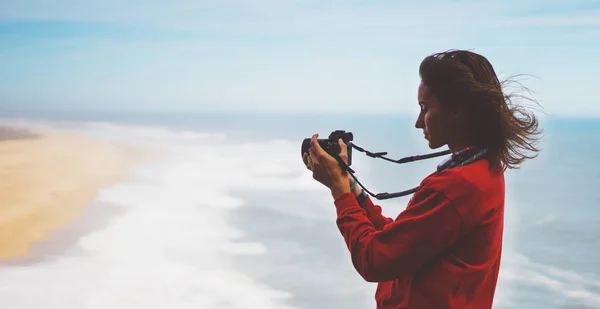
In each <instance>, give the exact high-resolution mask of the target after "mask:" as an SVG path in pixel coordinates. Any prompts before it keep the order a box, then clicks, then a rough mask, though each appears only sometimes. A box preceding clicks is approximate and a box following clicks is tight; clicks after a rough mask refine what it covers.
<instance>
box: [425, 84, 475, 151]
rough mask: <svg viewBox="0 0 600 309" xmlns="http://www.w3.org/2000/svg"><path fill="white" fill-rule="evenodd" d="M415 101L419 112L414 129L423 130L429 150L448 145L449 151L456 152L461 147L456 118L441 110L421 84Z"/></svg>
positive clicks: (433, 97) (438, 103)
mask: <svg viewBox="0 0 600 309" xmlns="http://www.w3.org/2000/svg"><path fill="white" fill-rule="evenodd" d="M417 99H418V102H419V106H420V107H421V111H420V113H419V116H418V117H417V121H416V123H415V127H416V128H417V129H422V130H423V134H424V135H425V136H424V137H425V139H426V140H427V141H428V142H429V148H431V149H436V148H440V147H442V146H444V145H448V147H449V148H450V150H452V151H456V150H457V148H460V147H463V146H464V145H461V143H460V142H459V141H460V140H461V139H460V135H459V128H460V123H459V122H458V121H459V119H458V116H457V115H456V114H455V113H452V112H450V111H447V110H445V109H443V108H442V106H441V105H440V102H439V100H438V99H437V98H436V97H435V95H433V94H432V93H431V91H430V90H429V89H428V88H427V86H426V85H425V84H424V83H423V82H421V84H420V85H419V89H418V94H417Z"/></svg>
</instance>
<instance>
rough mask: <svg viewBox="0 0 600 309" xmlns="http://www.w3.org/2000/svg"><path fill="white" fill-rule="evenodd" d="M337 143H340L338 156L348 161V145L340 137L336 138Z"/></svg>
mask: <svg viewBox="0 0 600 309" xmlns="http://www.w3.org/2000/svg"><path fill="white" fill-rule="evenodd" d="M338 144H339V145H340V157H341V158H342V160H344V162H347V161H348V149H347V148H348V147H347V146H346V143H344V141H343V140H342V139H341V138H340V139H338Z"/></svg>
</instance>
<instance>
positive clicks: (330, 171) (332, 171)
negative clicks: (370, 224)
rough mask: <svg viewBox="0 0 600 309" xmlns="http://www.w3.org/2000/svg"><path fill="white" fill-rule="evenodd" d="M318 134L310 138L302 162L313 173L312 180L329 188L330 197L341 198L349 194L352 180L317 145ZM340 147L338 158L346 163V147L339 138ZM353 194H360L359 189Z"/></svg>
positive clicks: (333, 159) (332, 158)
mask: <svg viewBox="0 0 600 309" xmlns="http://www.w3.org/2000/svg"><path fill="white" fill-rule="evenodd" d="M318 137H319V134H314V135H313V136H312V138H311V142H310V144H311V147H310V148H309V150H308V153H305V154H304V155H303V156H302V160H303V161H304V164H305V165H306V167H307V168H308V169H309V170H311V171H312V172H313V178H314V179H315V180H316V181H318V182H320V183H321V184H323V185H324V186H326V187H327V188H329V189H330V190H331V195H332V196H333V198H334V199H337V198H338V197H340V196H342V195H343V194H345V193H349V192H351V191H350V185H351V184H352V183H353V181H354V179H353V178H352V176H350V174H349V173H348V172H346V171H345V170H344V169H342V167H341V166H340V163H338V161H337V160H336V159H335V158H334V157H333V156H331V155H330V154H329V153H327V152H326V151H325V150H324V149H323V148H322V147H321V145H320V144H319V143H318V141H317V138H318ZM338 143H339V146H340V153H339V155H340V158H342V160H344V162H348V152H347V149H346V148H347V146H346V144H345V143H344V141H343V140H342V139H341V138H340V139H339V140H338ZM354 191H357V192H353V193H354V195H358V194H360V188H358V187H356V188H355V189H354Z"/></svg>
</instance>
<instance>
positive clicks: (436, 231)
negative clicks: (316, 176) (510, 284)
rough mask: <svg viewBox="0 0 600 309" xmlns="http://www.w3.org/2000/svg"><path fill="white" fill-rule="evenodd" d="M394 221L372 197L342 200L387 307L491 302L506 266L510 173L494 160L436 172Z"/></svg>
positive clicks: (353, 244) (355, 250) (381, 304)
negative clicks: (499, 170) (495, 168)
mask: <svg viewBox="0 0 600 309" xmlns="http://www.w3.org/2000/svg"><path fill="white" fill-rule="evenodd" d="M420 186H421V188H420V189H419V191H417V192H415V194H414V195H413V197H412V199H411V200H410V202H409V204H408V206H407V207H406V209H405V210H404V211H402V212H401V213H400V215H399V216H398V217H397V218H396V220H393V219H391V218H387V217H384V216H382V214H381V207H379V206H377V205H374V204H373V202H372V201H371V200H370V199H369V198H367V199H366V200H365V201H364V202H363V203H362V204H363V205H362V207H361V205H359V204H358V202H357V201H356V199H355V197H354V195H353V194H352V193H346V194H344V195H342V196H340V197H338V198H337V199H336V200H335V202H334V203H335V205H336V209H337V221H336V222H337V225H338V228H339V229H340V232H341V233H342V236H343V237H344V240H345V242H346V245H347V247H348V250H349V251H350V255H351V258H352V264H353V265H354V268H355V269H356V270H357V271H358V273H359V274H360V275H361V276H362V277H363V278H364V279H365V280H366V281H368V282H378V285H377V291H376V293H375V300H376V303H377V308H381V309H384V308H385V309H392V308H393V309H400V308H406V309H453V308H460V309H471V308H473V309H475V308H476V309H485V308H491V307H492V302H493V298H494V292H495V289H496V282H497V279H498V271H499V268H500V256H501V251H502V231H503V225H504V176H503V174H494V173H492V171H491V170H490V169H489V166H488V163H487V160H479V161H476V162H474V163H472V164H469V165H465V166H461V167H455V168H452V169H449V170H445V171H442V172H435V173H433V174H431V175H429V176H428V177H427V178H425V179H424V180H423V181H422V182H421V185H420Z"/></svg>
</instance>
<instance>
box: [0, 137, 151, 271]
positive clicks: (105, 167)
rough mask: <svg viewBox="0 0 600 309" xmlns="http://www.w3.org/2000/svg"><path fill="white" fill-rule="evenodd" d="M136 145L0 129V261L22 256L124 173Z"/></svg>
mask: <svg viewBox="0 0 600 309" xmlns="http://www.w3.org/2000/svg"><path fill="white" fill-rule="evenodd" d="M141 159H142V156H141V153H140V152H139V151H137V150H136V149H133V148H129V147H125V146H122V145H117V144H114V143H110V142H108V141H104V140H97V139H94V138H91V137H86V136H83V135H78V134H75V133H74V132H63V131H50V130H44V131H35V132H30V131H27V130H24V129H22V128H8V127H0V179H1V180H2V183H1V184H0V262H2V261H6V260H9V259H13V258H18V257H23V256H26V255H27V254H28V253H29V251H30V249H31V248H32V246H33V245H35V244H39V243H41V242H43V241H44V240H46V239H48V238H49V237H50V236H51V234H52V232H54V231H56V229H57V228H60V227H63V226H66V225H68V224H69V223H72V222H74V221H76V220H77V219H79V218H80V216H81V215H82V213H83V211H84V210H85V206H86V205H89V204H90V203H92V202H93V201H94V198H95V197H96V195H97V193H98V190H99V189H100V188H102V187H105V186H110V185H111V184H115V183H117V182H119V181H124V180H126V179H127V177H130V175H131V171H132V167H133V166H134V164H135V163H136V162H138V161H139V160H141Z"/></svg>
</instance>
